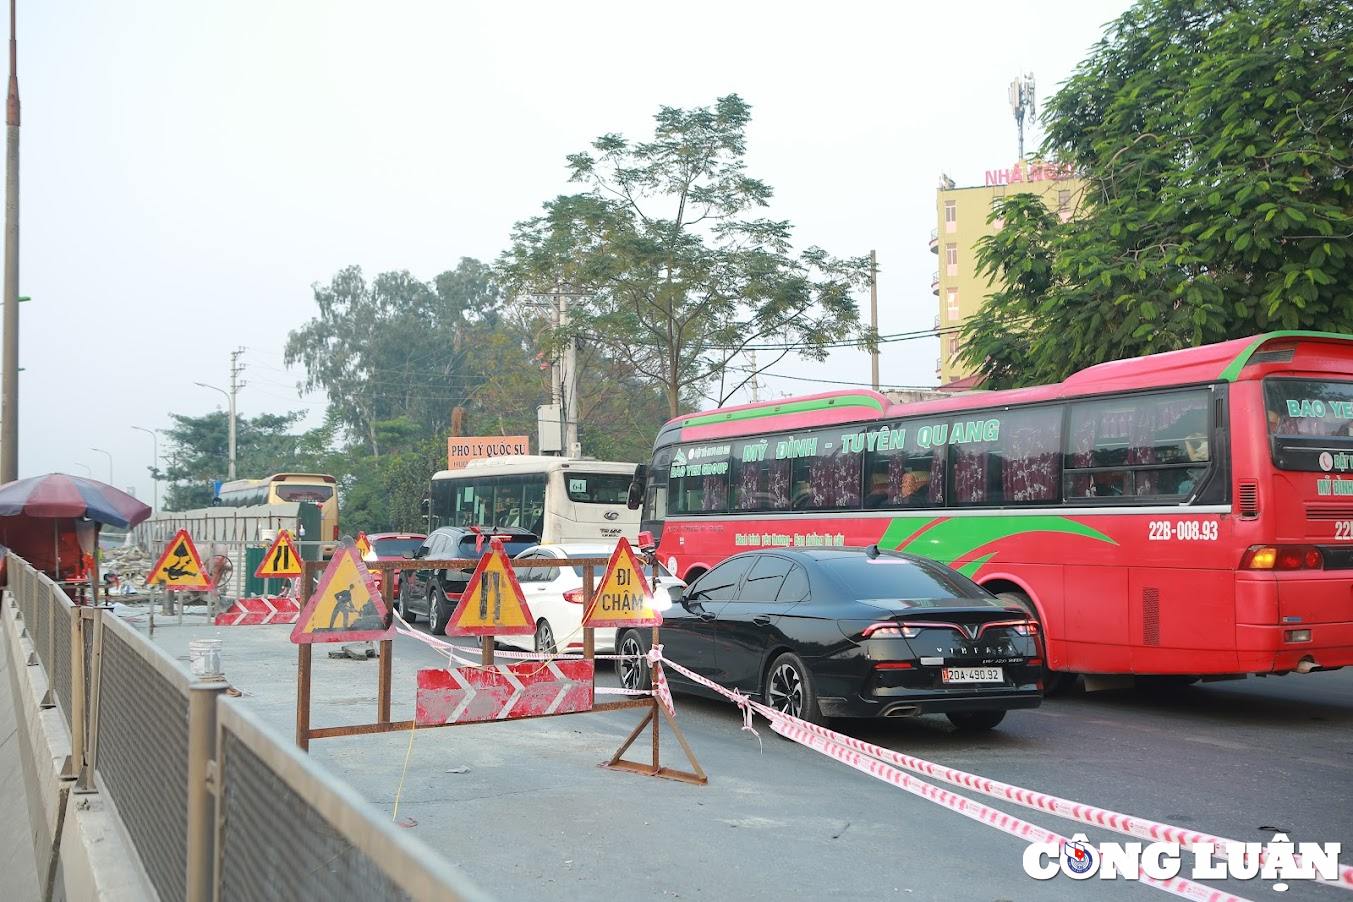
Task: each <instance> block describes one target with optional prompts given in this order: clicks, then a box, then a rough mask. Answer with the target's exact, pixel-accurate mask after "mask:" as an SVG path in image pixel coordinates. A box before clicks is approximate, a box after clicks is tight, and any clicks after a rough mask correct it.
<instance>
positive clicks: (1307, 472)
mask: <svg viewBox="0 0 1353 902" xmlns="http://www.w3.org/2000/svg"><path fill="white" fill-rule="evenodd" d="M1350 433H1353V338H1350V337H1348V336H1343V335H1336V334H1329V333H1319V332H1273V333H1268V334H1264V335H1258V336H1254V337H1252V338H1245V339H1237V340H1234V341H1227V342H1221V343H1218V344H1212V345H1206V346H1203V347H1198V348H1190V349H1186V350H1181V351H1174V352H1170V353H1165V354H1157V355H1153V356H1150V357H1141V358H1135V359H1129V360H1119V361H1114V362H1111V363H1104V364H1100V365H1098V366H1093V367H1090V368H1088V369H1085V370H1082V371H1081V372H1078V373H1076V374H1074V375H1072V376H1071V377H1069V378H1068V379H1067V380H1066V381H1065V382H1062V383H1059V384H1056V385H1047V386H1040V387H1036V388H1027V389H1015V390H1011V391H998V392H969V393H964V394H960V395H956V396H954V397H952V398H944V399H940V400H933V401H922V402H915V403H907V404H894V403H892V402H890V401H889V400H888V399H887V398H885V397H884V396H883V395H880V394H877V393H874V392H870V391H849V392H828V393H825V394H818V395H811V396H807V397H803V398H796V399H790V400H780V401H772V402H765V403H759V404H749V405H745V406H741V407H730V408H724V409H719V410H714V411H707V412H703V413H695V414H689V415H686V416H682V417H677V418H676V419H674V420H672V421H670V422H669V423H667V424H666V425H665V426H664V427H663V429H662V430H661V431H660V433H659V435H658V437H657V440H656V443H655V447H654V451H653V461H652V464H651V466H649V467H647V468H646V473H644V474H643V479H644V480H645V484H644V485H645V490H644V497H643V507H644V511H643V515H642V521H643V522H642V525H641V528H642V529H646V530H649V531H650V532H652V533H653V534H654V536H655V538H656V540H657V543H658V545H657V554H658V557H659V559H660V560H661V561H662V562H663V563H665V564H666V565H667V566H668V568H669V569H670V570H672V571H673V572H674V573H677V574H678V575H680V576H681V577H682V578H684V579H686V580H687V581H690V580H692V579H694V578H695V577H696V576H698V575H699V574H701V573H703V572H704V571H705V570H707V569H708V568H709V567H711V566H712V565H714V564H716V563H718V562H719V561H720V560H722V559H723V558H725V557H727V556H728V555H731V554H734V553H736V552H738V551H743V550H746V549H751V548H759V547H763V546H775V545H807V546H811V545H871V544H875V543H877V544H878V545H880V546H881V547H884V548H896V549H900V550H903V551H909V552H915V553H919V554H923V555H926V556H928V557H931V558H934V559H936V560H939V561H942V562H944V563H946V564H948V565H950V566H952V567H954V568H955V569H957V570H960V571H961V572H963V573H965V574H967V575H968V576H970V577H972V578H973V579H975V580H976V581H977V582H979V583H980V584H982V585H983V586H985V587H986V588H987V589H988V590H990V591H992V592H994V593H996V594H998V595H1002V596H1004V597H1005V598H1007V599H1008V600H1009V601H1010V602H1011V603H1012V604H1017V605H1020V606H1022V607H1025V608H1026V609H1027V610H1028V611H1030V613H1032V614H1033V615H1034V616H1036V617H1037V619H1038V620H1039V622H1040V624H1041V627H1042V630H1043V634H1044V638H1045V642H1046V649H1045V650H1046V658H1047V666H1048V668H1049V673H1048V689H1049V691H1053V690H1055V689H1056V688H1058V685H1059V684H1063V683H1065V677H1066V676H1071V675H1074V674H1085V675H1086V686H1087V688H1090V689H1095V688H1108V687H1113V686H1121V685H1128V684H1130V681H1131V680H1132V679H1134V678H1135V677H1136V676H1138V675H1152V676H1153V677H1154V678H1155V679H1156V680H1157V681H1159V682H1163V683H1167V684H1168V683H1173V682H1179V683H1184V682H1192V681H1194V680H1196V679H1199V678H1225V677H1237V676H1243V675H1246V674H1285V673H1289V672H1294V671H1295V672H1300V673H1306V672H1309V671H1313V670H1328V669H1334V668H1338V667H1342V666H1344V665H1347V664H1353V435H1350ZM635 494H636V495H637V494H638V493H637V492H636V493H635Z"/></svg>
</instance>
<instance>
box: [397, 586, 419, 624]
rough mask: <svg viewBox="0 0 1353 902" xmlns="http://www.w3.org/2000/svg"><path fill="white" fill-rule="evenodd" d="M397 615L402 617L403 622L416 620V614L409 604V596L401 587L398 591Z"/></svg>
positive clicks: (414, 621)
mask: <svg viewBox="0 0 1353 902" xmlns="http://www.w3.org/2000/svg"><path fill="white" fill-rule="evenodd" d="M399 616H400V617H402V618H403V619H404V622H405V623H417V622H418V615H417V614H415V613H414V612H413V609H412V608H411V607H410V606H409V596H408V594H407V593H405V592H404V590H403V589H400V592H399Z"/></svg>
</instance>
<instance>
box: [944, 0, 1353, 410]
mask: <svg viewBox="0 0 1353 902" xmlns="http://www.w3.org/2000/svg"><path fill="white" fill-rule="evenodd" d="M1350 72H1353V17H1350V16H1349V15H1348V8H1347V6H1346V5H1343V4H1324V3H1315V2H1311V0H1230V2H1228V3H1224V4H1219V3H1215V2H1211V0H1140V2H1138V3H1137V4H1136V5H1135V6H1134V7H1133V8H1132V9H1130V10H1129V11H1128V12H1126V13H1124V14H1123V15H1122V16H1121V17H1120V18H1119V19H1118V20H1116V21H1115V22H1113V23H1112V24H1111V25H1110V27H1109V29H1108V31H1107V33H1106V36H1105V37H1104V39H1103V40H1101V41H1100V42H1099V43H1098V44H1097V45H1096V46H1095V47H1094V49H1093V51H1092V52H1091V54H1090V56H1089V57H1088V58H1087V59H1086V60H1085V61H1084V62H1082V63H1081V65H1080V67H1079V68H1078V70H1077V71H1076V74H1075V75H1074V76H1073V77H1072V78H1071V79H1070V80H1069V81H1068V82H1067V83H1066V84H1065V85H1064V86H1063V87H1062V89H1061V90H1060V91H1059V92H1058V93H1057V94H1056V96H1054V97H1053V98H1052V100H1051V101H1050V102H1049V103H1048V104H1047V105H1046V106H1045V110H1044V123H1045V126H1046V129H1047V138H1046V140H1045V143H1044V146H1043V148H1042V153H1043V154H1044V155H1045V156H1048V157H1055V158H1057V159H1058V160H1060V161H1061V162H1064V163H1071V164H1072V165H1073V166H1074V167H1075V168H1076V170H1077V171H1078V172H1079V174H1081V175H1082V176H1083V177H1084V178H1085V179H1086V180H1087V182H1088V185H1089V188H1088V191H1087V194H1086V197H1085V198H1084V201H1085V207H1084V210H1083V214H1082V215H1079V216H1077V217H1076V218H1074V219H1073V220H1072V221H1070V222H1067V223H1060V222H1056V221H1052V222H1049V221H1047V219H1046V218H1044V217H1040V216H1037V215H1035V214H1034V212H1033V211H1031V210H1029V209H1028V208H1027V203H1026V201H1025V200H1021V199H1013V198H1012V199H1010V200H1007V201H1006V202H1005V207H1004V210H1003V211H1001V213H1000V215H1004V216H1006V225H1005V228H1004V229H1003V230H1002V231H1001V232H1000V233H998V234H997V235H995V236H992V237H990V238H988V239H985V240H984V242H983V243H982V245H981V247H980V249H979V254H980V255H981V258H982V260H983V262H984V264H985V268H986V272H987V274H988V275H990V276H992V278H993V280H994V282H995V283H996V291H995V293H994V294H993V295H992V297H991V307H990V309H988V310H984V311H983V313H982V314H981V315H979V316H977V317H975V318H973V319H972V320H971V321H970V322H969V323H968V324H967V325H966V326H965V330H964V337H965V343H964V349H965V357H966V359H967V361H968V362H969V363H970V364H972V365H974V366H977V367H979V368H981V369H982V370H983V371H984V372H987V373H989V374H991V376H992V377H993V382H994V383H997V384H999V383H1002V382H1008V381H1009V380H1011V379H1014V380H1015V381H1022V382H1023V383H1025V384H1028V383H1031V382H1035V381H1045V380H1047V379H1049V378H1062V377H1064V376H1065V375H1067V374H1069V373H1070V372H1073V371H1075V370H1076V369H1079V368H1081V367H1084V366H1087V365H1090V364H1093V363H1098V362H1101V361H1104V360H1111V359H1116V358H1121V357H1125V356H1132V355H1136V354H1145V353H1152V352H1157V351H1167V350H1173V349H1176V348H1179V347H1187V346H1191V345H1196V344H1201V343H1205V342H1211V341H1219V340H1223V339H1226V338H1235V337H1241V336H1244V335H1249V334H1253V333H1255V332H1261V331H1266V330H1269V329H1324V330H1330V331H1349V330H1350V329H1351V328H1353V178H1350V172H1349V169H1350V158H1351V153H1353V151H1351V150H1350V148H1351V147H1353V80H1350V76H1349V73H1350ZM1012 230H1014V231H1016V232H1019V233H1021V234H1015V233H1012ZM1029 248H1037V249H1039V256H1038V259H1036V260H1035V261H1034V262H1033V263H1032V266H1031V267H1030V266H1026V263H1025V262H1024V261H1022V260H1021V259H1020V256H1021V255H1022V254H1024V253H1026V252H1027V251H1028V249H1029ZM1012 329H1013V330H1016V331H1017V335H1016V337H1013V338H1012V335H1011V331H1010V330H1012Z"/></svg>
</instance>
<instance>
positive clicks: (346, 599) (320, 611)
mask: <svg viewBox="0 0 1353 902" xmlns="http://www.w3.org/2000/svg"><path fill="white" fill-rule="evenodd" d="M394 634H395V630H394V623H393V617H391V615H390V609H389V608H388V607H387V606H386V604H385V599H383V598H381V593H380V590H379V589H377V588H376V581H375V580H374V579H373V578H372V576H371V571H369V570H367V569H366V564H363V563H362V556H361V555H360V554H358V553H357V544H356V543H355V542H353V540H352V539H351V538H349V537H347V536H344V538H343V541H342V542H341V543H339V546H338V549H337V550H336V551H335V552H334V556H333V558H332V559H331V560H330V561H329V566H328V567H327V568H325V570H324V575H323V576H321V577H320V580H319V585H318V586H316V587H315V591H314V593H313V594H312V595H311V596H310V600H309V601H308V602H307V603H306V605H305V609H304V610H303V611H301V616H300V617H298V618H297V619H296V626H295V627H294V628H293V629H292V631H291V641H292V642H295V643H298V644H299V643H303V642H307V643H308V642H370V641H374V640H381V639H391V638H393V637H394Z"/></svg>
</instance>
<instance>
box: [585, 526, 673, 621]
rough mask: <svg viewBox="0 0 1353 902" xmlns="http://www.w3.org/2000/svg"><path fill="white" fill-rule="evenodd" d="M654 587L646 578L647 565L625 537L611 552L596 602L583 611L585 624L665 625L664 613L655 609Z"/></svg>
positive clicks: (595, 598) (594, 597)
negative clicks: (641, 560) (644, 564)
mask: <svg viewBox="0 0 1353 902" xmlns="http://www.w3.org/2000/svg"><path fill="white" fill-rule="evenodd" d="M652 602H653V590H652V589H650V588H649V587H648V580H646V579H644V567H643V564H642V563H640V561H639V558H638V557H637V556H636V555H635V553H634V549H633V548H630V543H629V541H628V540H626V539H625V538H624V537H623V536H622V537H621V539H620V542H619V543H618V544H617V545H616V546H615V551H613V552H611V562H610V563H609V564H607V565H606V573H605V574H604V575H603V576H602V578H601V585H599V586H597V590H596V591H595V592H593V593H592V604H591V605H589V606H588V608H587V610H586V611H584V612H583V626H590V627H598V626H616V627H621V626H661V625H662V614H660V613H658V612H657V611H656V610H654V609H653V604H652Z"/></svg>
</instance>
